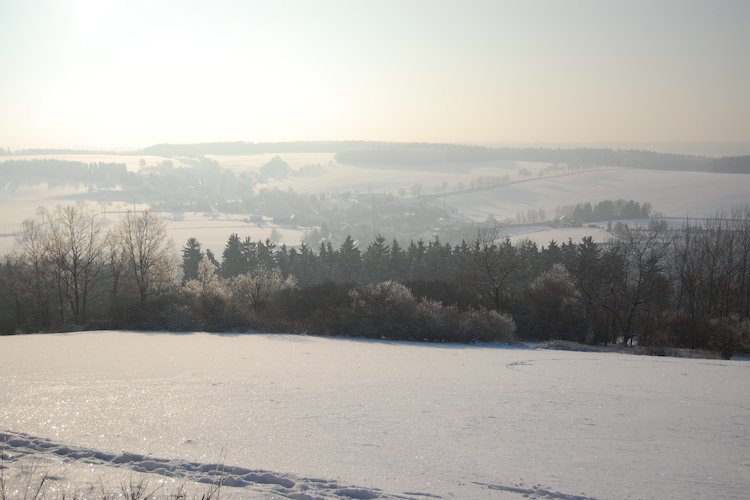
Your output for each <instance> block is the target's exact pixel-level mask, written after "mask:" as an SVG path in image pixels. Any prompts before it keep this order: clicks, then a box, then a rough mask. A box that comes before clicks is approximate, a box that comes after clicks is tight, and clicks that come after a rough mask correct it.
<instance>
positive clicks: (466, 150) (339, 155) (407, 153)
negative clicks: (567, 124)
mask: <svg viewBox="0 0 750 500" xmlns="http://www.w3.org/2000/svg"><path fill="white" fill-rule="evenodd" d="M318 152H319V153H327V152H330V153H336V159H337V161H339V162H341V163H345V164H350V165H400V166H410V165H411V166H417V165H427V164H440V163H459V162H463V163H465V162H483V161H490V160H502V161H533V162H547V163H565V164H568V165H606V166H615V167H631V168H644V169H657V170H686V171H705V172H722V173H750V155H746V156H728V157H724V158H710V157H705V156H694V155H681V154H671V153H657V152H653V151H643V150H634V149H606V148H570V149H568V148H558V149H553V148H490V147H483V146H469V145H460V144H435V143H393V142H374V141H298V142H257V143H256V142H242V141H237V142H213V143H197V144H156V145H153V146H149V147H146V148H143V149H141V150H137V151H132V152H127V153H119V154H128V155H156V156H163V157H176V156H200V155H207V154H213V155H251V154H267V153H274V154H282V153H318ZM85 153H90V154H91V153H93V152H91V151H88V152H86V151H79V150H55V149H32V150H21V151H16V152H15V153H13V154H17V155H31V154H85ZM96 153H97V154H106V153H107V152H106V151H97V152H96ZM109 153H110V154H115V153H113V152H109ZM2 154H11V152H10V151H6V150H4V149H2V148H0V155H2Z"/></svg>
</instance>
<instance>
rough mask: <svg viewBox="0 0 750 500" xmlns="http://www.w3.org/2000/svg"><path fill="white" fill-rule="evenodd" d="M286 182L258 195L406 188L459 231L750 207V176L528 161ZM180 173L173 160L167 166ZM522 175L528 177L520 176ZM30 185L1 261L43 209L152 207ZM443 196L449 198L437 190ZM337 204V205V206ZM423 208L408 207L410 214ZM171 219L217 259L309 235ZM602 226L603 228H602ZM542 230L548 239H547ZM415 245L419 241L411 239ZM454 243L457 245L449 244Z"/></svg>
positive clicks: (315, 170)
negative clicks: (597, 211)
mask: <svg viewBox="0 0 750 500" xmlns="http://www.w3.org/2000/svg"><path fill="white" fill-rule="evenodd" d="M274 156H276V155H248V156H213V157H212V158H213V159H215V160H216V161H218V162H219V163H220V164H221V165H222V166H223V167H224V168H227V169H229V170H231V171H233V172H235V173H241V172H257V171H258V169H259V168H260V167H261V166H262V165H263V164H264V163H265V162H267V161H269V160H270V159H271V158H273V157H274ZM279 156H281V158H282V159H283V160H284V161H285V162H287V163H288V164H289V165H290V167H291V169H292V173H291V174H290V175H288V176H286V177H284V178H282V179H272V180H268V181H263V182H260V183H258V184H257V185H256V189H260V188H279V189H281V190H287V189H293V190H294V191H295V192H298V193H307V194H311V195H316V196H318V195H320V194H322V193H323V194H326V196H327V197H328V199H329V200H330V199H336V203H343V202H342V200H343V199H344V198H349V197H350V196H351V195H353V194H357V193H360V194H364V193H390V194H392V195H393V196H396V197H399V198H402V197H403V198H411V197H412V196H413V195H412V188H414V187H415V186H417V185H420V186H421V187H422V191H421V192H422V195H423V196H424V199H423V200H421V201H425V202H428V203H434V204H436V205H438V206H439V207H441V208H443V207H447V208H450V209H451V210H452V213H453V217H455V218H456V219H457V220H458V221H460V223H464V224H469V223H472V222H481V221H485V220H487V218H488V216H490V215H492V216H493V217H494V218H495V219H496V220H498V221H501V222H502V221H505V220H506V219H510V220H515V218H516V216H517V215H518V214H526V213H527V212H528V211H529V210H544V212H545V214H546V218H547V219H548V220H551V219H553V218H554V217H555V215H556V209H557V208H558V207H560V206H565V205H575V204H577V203H585V202H591V203H594V204H595V203H597V202H599V201H602V200H607V199H610V200H616V199H625V200H630V199H632V200H634V201H638V202H640V203H645V202H648V203H651V204H652V206H653V209H654V211H655V212H659V213H661V215H663V216H664V217H672V218H675V219H676V220H675V221H674V223H675V224H677V225H679V224H680V220H682V219H684V218H685V217H687V216H689V217H692V218H701V217H708V216H713V215H715V214H716V213H717V212H718V211H719V210H727V211H728V210H731V208H732V207H736V206H742V205H744V204H745V203H747V199H748V194H750V175H742V174H713V173H706V172H675V171H658V170H657V171H652V170H638V169H624V168H603V169H600V170H593V171H585V172H581V173H576V174H572V175H559V176H542V177H540V176H539V175H538V174H539V173H540V172H543V171H544V169H545V168H547V167H548V164H546V163H531V162H500V161H497V162H485V163H466V164H451V165H444V164H441V165H430V166H420V167H414V166H399V165H390V166H387V167H375V166H371V167H355V166H350V165H343V164H340V163H337V162H336V161H335V155H334V154H333V153H310V154H307V153H305V154H302V153H297V154H292V153H290V154H281V155H279ZM61 158H67V159H74V160H76V161H84V162H85V161H87V159H86V157H85V156H71V157H61ZM162 160H163V159H161V158H158V157H146V158H145V159H144V161H146V163H147V164H149V165H151V164H156V163H158V162H159V161H162ZM90 161H112V162H121V163H126V164H127V165H128V168H129V169H130V170H136V169H137V168H139V167H138V163H139V162H140V157H134V156H133V157H131V156H121V157H118V156H106V157H101V156H92V157H91V158H90ZM173 161H174V162H175V164H176V165H178V166H179V165H181V164H180V162H179V160H178V159H174V160H173ZM521 169H526V170H527V171H529V172H530V173H531V176H530V177H528V178H524V177H522V176H521V175H520V174H519V172H521ZM482 178H485V179H487V178H494V179H498V178H506V179H507V182H508V184H507V185H504V186H502V187H497V188H493V189H487V190H467V189H468V188H469V187H470V186H471V185H472V182H475V181H477V180H478V179H482ZM32 182H38V180H34V179H27V180H24V179H15V180H14V182H13V183H12V184H7V185H4V186H5V187H4V190H3V192H2V195H1V196H0V254H2V253H4V252H5V251H7V250H9V249H10V248H11V247H12V244H13V241H14V239H13V234H14V233H15V232H17V231H18V229H19V227H20V224H21V222H22V221H23V220H24V219H25V218H29V217H32V216H33V215H34V213H35V212H36V209H37V208H38V207H39V206H45V207H47V208H48V209H53V208H54V207H55V206H57V205H67V204H72V203H75V202H76V201H78V200H87V201H90V202H91V203H92V204H94V206H96V207H97V208H98V209H99V210H100V211H101V212H102V214H103V217H104V218H105V222H106V223H114V222H116V221H117V220H118V217H119V215H120V214H121V213H123V212H124V211H125V210H128V209H133V208H135V209H137V210H143V209H146V208H148V205H147V204H146V200H143V199H140V198H139V197H138V196H137V195H133V194H124V193H123V192H121V191H96V190H89V188H88V187H87V186H83V185H80V186H77V187H75V186H68V187H57V188H51V189H48V188H47V186H46V184H41V185H35V184H31V183H32ZM442 186H444V187H445V190H443V189H442ZM337 197H341V198H337ZM419 202H420V201H419V200H416V199H414V200H413V203H414V204H415V205H416V204H418V203H419ZM161 215H163V216H164V218H165V219H167V220H168V224H169V226H168V227H169V231H170V235H171V236H172V238H173V239H174V241H175V243H176V245H177V246H178V247H179V246H181V245H183V244H184V243H185V241H187V239H188V238H190V237H197V238H198V239H199V241H200V242H201V243H202V244H203V248H210V249H212V250H213V251H214V253H217V254H220V253H221V250H222V249H223V247H224V245H225V243H226V240H227V238H228V237H229V235H230V234H232V233H238V234H239V235H240V236H241V237H242V238H244V237H246V236H249V237H251V238H253V239H256V240H257V239H265V238H268V237H269V236H270V233H271V231H272V230H273V229H276V231H277V232H278V233H280V235H281V241H280V242H281V243H286V244H287V245H298V244H299V243H300V242H301V241H302V238H303V235H304V233H305V231H306V230H309V229H310V228H306V227H294V228H292V227H284V226H278V225H275V224H273V223H270V222H268V221H265V222H261V223H248V222H247V221H246V220H245V219H247V214H229V213H222V212H218V211H213V212H211V213H194V212H175V213H169V212H163V213H161ZM604 223H605V224H604V225H605V226H606V221H604ZM543 231H550V232H549V233H545V232H543ZM580 233H581V231H578V230H575V229H573V230H568V231H562V232H561V231H560V230H559V229H555V230H551V229H550V228H549V227H547V226H535V227H527V228H525V229H522V230H521V231H520V232H519V231H516V230H513V233H512V236H514V237H516V238H521V237H524V235H528V236H529V237H530V238H531V239H534V240H535V241H537V242H538V243H539V244H547V243H549V241H550V240H552V239H555V240H556V241H558V242H560V241H565V240H567V239H568V237H572V238H573V240H574V241H580V239H581V237H582V236H581V235H580ZM585 233H586V234H585V235H591V236H593V237H595V239H596V240H598V241H603V240H606V239H608V238H609V235H608V233H606V232H604V231H603V230H597V229H592V230H588V231H585ZM417 237H420V236H416V237H415V238H417ZM451 243H457V242H451Z"/></svg>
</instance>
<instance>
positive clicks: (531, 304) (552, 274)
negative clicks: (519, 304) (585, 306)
mask: <svg viewBox="0 0 750 500" xmlns="http://www.w3.org/2000/svg"><path fill="white" fill-rule="evenodd" d="M524 303H525V309H526V310H525V313H526V314H525V316H526V318H525V320H524V322H523V331H522V334H523V336H524V337H526V338H531V339H537V340H568V341H573V342H581V343H582V342H585V339H586V337H585V333H586V330H585V329H584V328H582V327H581V325H582V324H583V320H582V317H581V308H580V305H579V300H578V297H577V292H576V286H575V283H574V280H573V277H572V276H571V275H570V273H569V272H568V270H567V269H566V268H565V266H564V265H563V264H559V263H558V264H554V265H553V266H552V267H551V268H550V269H549V270H548V271H546V272H544V273H542V274H540V275H539V276H538V277H537V278H536V279H534V281H532V282H531V284H530V285H529V287H528V288H527V289H526V291H525V292H524Z"/></svg>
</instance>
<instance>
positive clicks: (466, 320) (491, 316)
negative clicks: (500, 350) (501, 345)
mask: <svg viewBox="0 0 750 500" xmlns="http://www.w3.org/2000/svg"><path fill="white" fill-rule="evenodd" d="M457 326H458V330H459V332H460V335H461V336H462V337H463V338H464V339H465V342H506V343H510V342H514V341H515V340H516V324H515V322H514V321H513V318H511V317H510V316H508V315H506V314H502V313H499V312H497V311H493V310H491V309H485V308H480V309H477V310H469V311H464V312H463V313H461V315H460V317H459V324H458V325H457Z"/></svg>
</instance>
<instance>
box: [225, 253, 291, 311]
mask: <svg viewBox="0 0 750 500" xmlns="http://www.w3.org/2000/svg"><path fill="white" fill-rule="evenodd" d="M296 287H297V280H296V279H295V278H294V277H292V276H287V277H284V276H283V275H282V274H281V270H279V268H273V269H268V268H266V267H264V266H259V267H257V268H256V269H255V270H253V271H250V272H247V273H245V274H241V275H239V276H235V277H234V278H232V280H231V282H230V283H229V288H230V292H231V294H232V302H233V304H234V307H235V308H236V310H237V312H238V314H239V316H240V317H242V318H245V319H246V320H248V321H249V320H250V319H252V318H255V319H257V318H258V317H259V316H260V315H261V313H264V312H267V310H268V309H272V308H273V307H272V306H274V304H273V301H274V299H275V298H276V297H277V296H279V295H280V294H281V293H282V292H285V291H289V290H293V289H294V288H296Z"/></svg>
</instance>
